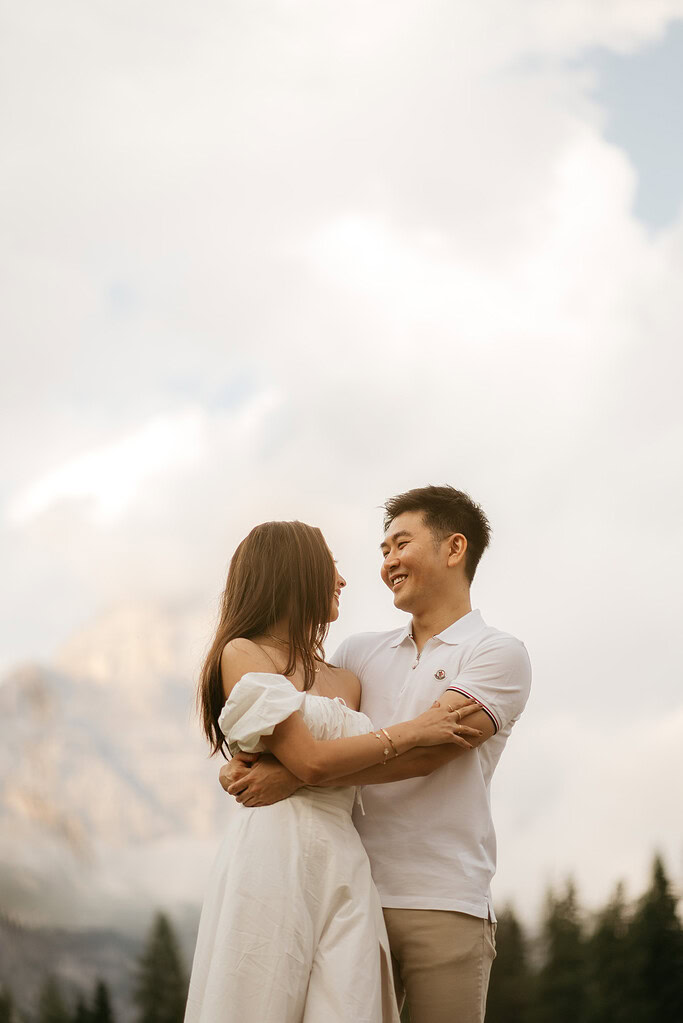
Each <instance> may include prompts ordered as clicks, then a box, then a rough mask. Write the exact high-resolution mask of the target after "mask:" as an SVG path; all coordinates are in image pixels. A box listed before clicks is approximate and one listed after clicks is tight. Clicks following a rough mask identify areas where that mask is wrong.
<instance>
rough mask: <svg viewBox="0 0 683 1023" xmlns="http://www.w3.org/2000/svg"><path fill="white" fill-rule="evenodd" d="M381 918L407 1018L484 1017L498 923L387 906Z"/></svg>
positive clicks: (479, 1022) (431, 1021) (456, 1021)
mask: <svg viewBox="0 0 683 1023" xmlns="http://www.w3.org/2000/svg"><path fill="white" fill-rule="evenodd" d="M384 920H385V922H386V925H387V932H388V934H389V945H390V947H391V958H392V964H393V967H394V984H395V986H396V998H397V999H398V1005H399V1009H401V1008H403V1002H404V1000H405V999H406V998H407V1000H408V1006H409V1009H410V1023H484V1014H485V1012H486V992H487V989H488V985H489V974H490V972H491V963H492V962H493V960H494V959H495V956H496V943H495V932H496V925H495V924H493V923H491V922H490V921H489V920H486V919H484V920H482V919H480V918H479V917H477V916H469V915H468V914H467V913H453V912H448V911H445V910H440V909H385V910H384Z"/></svg>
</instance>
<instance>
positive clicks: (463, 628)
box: [434, 608, 486, 646]
mask: <svg viewBox="0 0 683 1023" xmlns="http://www.w3.org/2000/svg"><path fill="white" fill-rule="evenodd" d="M485 627H486V622H485V621H484V619H483V618H482V616H481V611H479V609H478V608H475V610H474V611H468V612H467V614H466V615H463V616H462V618H458V620H457V622H453V624H452V625H449V626H448V628H447V629H444V630H443V632H440V633H438V635H436V636H435V637H434V639H440V640H441V642H442V643H448V644H450V645H451V646H456V645H457V644H458V643H463V642H464V641H465V640H466V639H470V638H471V637H472V636H475V635H476V634H477V632H479V631H480V630H481V629H483V628H485Z"/></svg>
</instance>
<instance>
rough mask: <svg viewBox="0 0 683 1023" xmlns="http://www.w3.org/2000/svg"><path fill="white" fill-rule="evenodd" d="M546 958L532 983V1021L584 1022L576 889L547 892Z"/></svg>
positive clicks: (582, 950)
mask: <svg viewBox="0 0 683 1023" xmlns="http://www.w3.org/2000/svg"><path fill="white" fill-rule="evenodd" d="M543 942H544V948H545V958H544V962H543V965H542V966H541V969H540V971H539V974H538V977H537V982H536V985H535V994H536V997H535V1004H534V1008H533V1013H532V1019H533V1020H534V1023H586V996H585V948H584V940H583V933H582V926H581V920H580V915H579V908H578V904H577V900H576V890H575V888H574V885H573V883H572V882H571V881H570V882H569V883H568V884H567V889H566V892H565V894H564V895H563V896H561V897H559V898H556V897H555V895H554V894H553V893H552V892H549V893H548V897H547V901H546V911H545V919H544V923H543Z"/></svg>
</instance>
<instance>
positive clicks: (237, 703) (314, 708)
mask: <svg viewBox="0 0 683 1023" xmlns="http://www.w3.org/2000/svg"><path fill="white" fill-rule="evenodd" d="M296 711H301V714H302V715H303V719H304V721H305V723H306V725H307V727H308V728H309V730H310V731H311V734H312V735H313V737H314V738H315V739H318V740H324V739H342V738H348V737H349V736H353V735H362V734H363V733H364V732H370V731H372V723H371V721H370V718H369V717H367V715H365V714H362V713H361V712H360V711H357V710H352V709H351V708H350V707H347V706H346V704H345V703H344V701H343V700H342V699H341V698H340V697H338V696H337V697H335V698H334V699H330V698H329V697H327V696H318V695H317V693H310V692H307V693H302V692H300V691H299V690H298V689H296V688H295V687H294V686H293V685H292V683H291V682H290V681H289V679H287V678H285V677H284V675H275V674H270V673H268V672H260V671H250V672H247V674H246V675H243V676H242V678H241V679H240V680H239V682H237V684H236V685H235V686H233V689H232V692H231V693H230V696H229V698H228V700H227V701H226V703H225V706H224V707H223V710H222V711H221V713H220V716H219V718H218V725H219V727H220V729H221V731H222V732H223V735H224V736H225V739H226V742H227V744H228V749H229V750H230V752H231V753H232V754H235V753H236V752H237V751H238V750H242V751H244V752H245V753H262V752H263V751H264V750H265V746H264V744H263V742H262V737H263V736H264V735H272V734H273V731H274V730H275V728H276V726H277V725H279V724H280V722H281V721H284V720H285V719H286V718H288V717H289V716H290V715H291V714H293V713H295V712H296Z"/></svg>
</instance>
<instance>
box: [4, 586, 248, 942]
mask: <svg viewBox="0 0 683 1023" xmlns="http://www.w3.org/2000/svg"><path fill="white" fill-rule="evenodd" d="M206 632H207V629H206V623H198V622H197V618H196V616H188V615H186V614H180V613H177V612H172V611H168V610H160V609H158V608H150V607H139V606H138V607H130V606H129V607H125V608H119V609H116V610H115V611H114V612H112V613H111V614H109V615H107V616H105V617H104V618H102V619H100V620H98V621H97V622H95V623H93V625H92V626H91V627H89V628H88V629H87V630H84V631H83V632H82V633H80V634H79V635H78V636H75V637H74V638H73V640H72V641H71V642H70V643H69V644H68V645H67V647H66V648H65V649H64V650H63V651H61V653H60V655H59V656H58V658H56V661H55V664H54V665H51V666H49V667H46V666H39V665H28V666H23V667H21V668H20V669H17V670H16V671H14V672H13V673H11V675H9V676H8V677H7V678H5V679H4V681H3V682H2V683H1V684H0V910H1V911H3V912H5V913H8V914H9V915H10V916H11V917H12V918H13V919H16V920H19V921H21V922H22V923H25V924H27V925H31V926H60V927H66V928H71V929H73V928H79V927H84V926H91V927H109V926H115V927H117V928H119V929H121V928H122V929H123V930H124V931H126V932H127V933H131V934H135V933H138V932H139V930H140V928H141V927H144V926H146V925H147V921H148V916H149V911H150V910H151V908H152V907H153V906H158V905H162V906H166V907H168V908H171V907H173V906H176V907H183V906H185V907H187V906H192V907H194V906H196V904H197V903H198V902H199V901H200V899H201V891H202V880H203V877H204V876H205V871H206V868H207V865H208V862H209V861H210V858H211V855H212V853H213V849H214V847H215V843H216V841H217V835H218V832H219V830H220V827H221V821H222V820H223V819H224V817H225V815H226V813H229V812H230V811H231V809H232V807H230V806H228V801H227V799H226V797H225V796H224V794H223V793H222V790H221V789H220V786H219V785H218V783H217V774H218V767H219V764H218V762H217V761H215V760H211V761H210V760H209V759H208V757H207V747H206V744H205V743H204V741H203V739H202V737H201V735H200V732H199V726H198V722H197V720H196V716H195V713H194V681H193V679H194V675H195V674H196V670H197V666H198V664H199V662H200V658H201V649H202V646H203V644H204V642H205V636H206Z"/></svg>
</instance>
